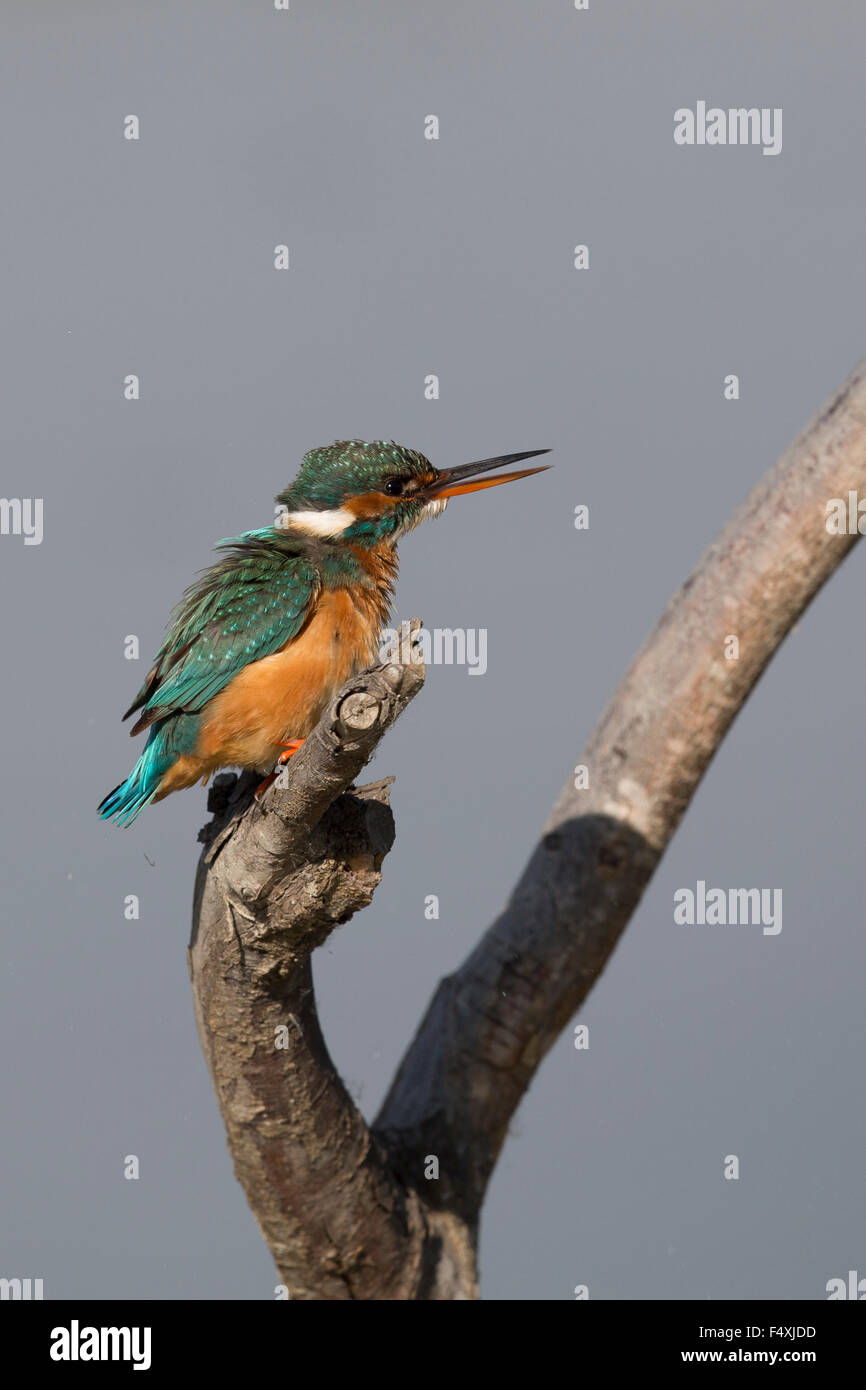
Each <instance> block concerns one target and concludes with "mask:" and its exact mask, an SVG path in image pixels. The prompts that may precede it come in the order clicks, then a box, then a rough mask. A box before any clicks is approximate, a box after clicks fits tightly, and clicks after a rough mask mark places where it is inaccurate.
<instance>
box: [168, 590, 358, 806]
mask: <svg viewBox="0 0 866 1390" xmlns="http://www.w3.org/2000/svg"><path fill="white" fill-rule="evenodd" d="M381 625H382V604H381V596H380V595H376V594H375V593H372V592H371V591H370V590H366V591H364V592H354V593H350V592H349V590H347V589H326V590H324V591H323V592H322V593H321V594H320V596H319V599H318V601H317V603H316V606H315V609H314V610H313V612H312V614H311V615H310V617H309V618H308V619H307V622H306V623H305V624H304V626H303V628H302V629H301V631H300V632H299V633H298V635H297V636H296V637H293V638H292V639H291V640H290V641H289V642H287V643H286V645H285V646H284V647H282V648H281V649H280V650H279V651H278V652H275V653H274V654H273V656H265V657H262V658H261V660H259V661H252V662H250V664H249V666H245V667H244V668H243V670H242V671H239V672H238V674H237V675H236V676H235V678H234V680H232V681H231V682H230V684H229V685H227V686H226V687H225V689H224V690H221V691H220V693H219V695H217V696H215V697H214V699H213V700H211V702H210V704H209V705H208V707H207V709H206V710H205V711H204V713H203V714H202V721H201V730H200V733H199V737H198V742H197V744H196V748H195V752H194V753H189V754H185V755H183V756H181V757H179V758H178V759H177V761H176V762H175V763H174V764H173V766H172V767H171V768H170V769H169V771H168V772H167V773H166V774H165V776H164V777H163V779H162V781H161V782H160V786H159V792H158V794H157V796H156V797H154V800H155V801H161V800H162V798H163V797H164V796H168V795H169V793H170V792H173V791H177V790H179V789H180V788H181V787H190V786H192V785H193V784H194V783H195V782H197V781H199V779H204V780H205V781H206V780H207V778H208V777H209V776H210V774H211V773H212V772H215V771H216V770H217V768H220V767H252V768H256V769H258V770H259V771H261V772H267V771H268V770H269V769H270V768H272V767H273V765H274V763H275V762H276V759H277V756H278V754H279V750H280V746H281V745H282V744H285V743H287V742H288V741H289V739H293V738H306V737H307V735H308V734H309V733H311V732H312V730H313V729H314V728H315V726H316V724H317V723H318V721H319V719H320V718H321V716H322V714H323V713H324V712H325V709H326V707H327V705H328V703H329V701H330V700H331V699H332V698H333V696H334V695H335V694H336V692H337V691H338V690H339V688H340V686H341V685H342V684H343V683H344V682H345V681H347V680H348V679H349V677H350V676H352V675H354V674H355V672H356V671H362V670H363V669H364V667H365V666H370V665H372V663H373V662H374V661H375V660H376V657H377V654H378V641H379V632H380V629H381Z"/></svg>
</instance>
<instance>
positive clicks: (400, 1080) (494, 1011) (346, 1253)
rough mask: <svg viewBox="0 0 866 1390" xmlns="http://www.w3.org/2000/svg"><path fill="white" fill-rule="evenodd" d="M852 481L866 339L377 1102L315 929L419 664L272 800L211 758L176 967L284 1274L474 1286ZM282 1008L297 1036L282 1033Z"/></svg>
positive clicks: (864, 433)
mask: <svg viewBox="0 0 866 1390" xmlns="http://www.w3.org/2000/svg"><path fill="white" fill-rule="evenodd" d="M850 490H854V491H856V492H858V493H859V494H861V495H866V360H864V362H862V363H861V364H860V365H859V366H858V367H857V368H856V369H855V371H854V373H853V374H852V376H851V377H850V378H849V380H848V381H847V382H846V383H845V385H844V386H843V387H842V389H841V390H840V391H839V393H838V394H837V395H836V396H835V398H834V399H833V400H832V401H831V402H830V403H829V404H828V405H827V406H826V408H825V409H824V410H823V411H822V412H821V413H820V414H819V415H818V416H817V417H816V418H815V419H814V420H813V421H812V422H811V424H810V425H809V426H808V427H807V428H806V430H805V431H804V432H803V434H802V435H801V436H800V437H799V438H798V439H797V440H796V441H795V443H794V444H793V445H792V446H791V447H790V448H789V449H788V450H787V451H786V453H785V454H784V455H783V456H782V458H781V459H780V460H779V461H778V463H777V464H776V465H775V467H774V468H772V469H771V471H770V472H769V473H768V474H767V475H766V477H765V478H764V479H763V480H762V481H761V482H760V483H759V484H758V486H757V487H756V488H755V489H754V491H753V492H752V493H751V494H750V495H749V497H748V498H747V499H746V501H745V502H744V503H743V504H742V506H741V507H740V508H739V509H738V510H737V512H736V513H735V514H734V516H733V517H732V518H731V520H730V521H729V523H728V524H727V526H726V527H725V528H724V530H723V531H722V533H721V535H720V536H719V537H718V538H717V539H716V541H714V543H713V544H712V545H711V546H710V548H709V550H708V551H707V552H706V554H705V555H704V556H703V558H702V559H701V560H700V562H699V563H698V565H697V567H696V568H695V570H694V571H693V573H692V574H691V575H690V576H689V578H688V579H687V580H686V581H685V583H684V584H683V585H682V587H681V588H680V589H679V590H678V592H677V593H676V594H675V595H674V597H673V598H672V600H671V602H670V603H669V605H668V607H667V609H666V610H665V612H664V613H663V615H662V617H661V619H660V621H659V623H658V625H657V627H656V629H655V631H654V632H653V633H652V635H651V636H650V638H649V639H648V641H647V642H646V644H645V645H644V647H643V649H642V650H641V651H640V652H639V654H638V656H637V657H636V659H635V661H634V664H633V665H632V667H631V669H630V671H629V672H628V673H627V675H626V676H625V678H624V679H623V681H622V683H621V684H620V686H619V688H618V689H617V690H616V692H615V693H614V695H613V698H612V699H611V701H610V704H609V705H608V707H607V709H606V710H605V711H604V713H603V715H602V717H601V720H600V722H599V724H598V726H597V728H596V730H595V732H594V733H593V734H592V736H591V738H590V740H589V743H588V745H587V747H586V748H585V750H584V751H583V752H582V753H581V754H580V755H579V757H578V758H577V759H576V760H575V761H576V762H577V763H580V764H585V765H586V767H587V768H588V770H589V787H588V789H586V790H577V789H576V788H575V786H574V781H573V778H572V776H571V775H570V776H569V779H568V781H567V782H566V785H565V787H564V789H563V791H562V793H561V795H560V797H559V799H558V801H557V803H556V805H555V806H554V808H553V811H552V813H551V816H550V818H549V820H548V822H547V825H546V826H545V828H544V831H543V834H542V837H541V840H540V841H539V843H538V845H537V846H536V848H535V850H534V852H533V853H532V855H531V857H530V859H529V862H528V864H527V866H526V868H525V869H524V871H523V873H522V875H521V877H520V879H519V881H518V883H517V885H516V887H515V888H514V890H513V892H512V894H511V896H510V898H509V900H508V903H507V905H506V907H505V908H504V910H503V912H502V913H501V915H500V916H499V917H498V918H497V920H496V921H495V922H494V923H493V924H492V926H491V927H490V928H489V929H488V930H487V932H486V933H485V934H484V935H483V936H482V938H481V940H480V941H479V942H478V945H477V946H476V947H475V949H474V950H473V951H472V953H471V955H470V956H469V957H468V958H467V960H466V961H465V962H464V963H463V964H462V965H461V966H460V967H459V968H458V969H457V970H456V971H455V972H454V974H453V975H450V976H448V977H447V978H446V979H444V980H443V981H442V982H441V983H440V985H439V988H438V989H437V991H436V993H435V995H434V998H433V1000H432V1002H431V1004H430V1006H429V1009H428V1011H427V1013H426V1015H425V1017H424V1019H423V1020H422V1022H421V1025H420V1027H419V1029H418V1032H417V1034H416V1036H415V1038H414V1040H413V1041H412V1043H411V1045H410V1046H409V1048H408V1050H407V1052H406V1055H405V1057H404V1059H403V1062H402V1064H401V1066H400V1068H399V1070H398V1073H397V1076H396V1077H395V1079H394V1082H393V1084H392V1087H391V1090H390V1092H389V1094H388V1096H387V1098H386V1100H385V1102H384V1105H383V1107H382V1110H381V1112H380V1114H379V1116H378V1117H377V1119H376V1121H375V1122H374V1124H373V1125H372V1126H368V1125H367V1124H366V1122H365V1121H364V1119H363V1117H362V1116H361V1114H360V1112H359V1111H358V1109H357V1107H356V1106H355V1104H354V1103H353V1101H352V1100H351V1098H350V1097H349V1095H348V1094H347V1092H346V1090H345V1087H344V1086H343V1084H342V1082H341V1081H340V1079H339V1077H338V1076H337V1074H336V1072H335V1069H334V1067H333V1064H332V1063H331V1060H330V1058H329V1056H328V1053H327V1049H326V1047H325V1043H324V1040H323V1038H322V1035H321V1032H320V1029H319V1025H318V1020H317V1016H316V1009H315V1000H314V996H313V989H312V977H311V970H310V954H311V952H312V951H313V950H314V949H315V947H316V946H319V945H321V944H322V942H323V941H325V940H326V939H327V937H328V935H329V934H330V932H331V931H333V930H334V928H335V927H336V926H337V925H339V924H340V923H341V922H345V921H347V920H348V918H349V917H351V915H352V914H353V913H354V912H356V911H357V910H358V909H359V908H360V907H363V906H365V905H366V904H367V903H368V902H369V901H370V898H371V896H372V893H373V891H374V888H375V886H376V884H377V883H378V881H379V878H380V875H381V865H382V860H383V859H384V856H385V854H386V853H387V852H388V849H389V848H390V845H391V843H392V840H393V833H394V831H393V820H392V817H391V812H390V809H389V806H388V784H387V783H386V782H378V783H374V784H372V785H371V786H369V787H365V788H362V789H359V790H347V789H348V788H349V787H350V784H351V782H352V779H353V778H354V777H356V776H357V775H358V773H359V772H360V770H361V768H362V767H363V766H364V764H365V763H366V761H367V760H368V758H369V757H370V756H371V754H372V752H373V750H374V748H375V746H376V744H377V743H378V741H379V739H380V738H381V737H382V735H383V734H384V732H385V731H386V730H387V728H388V727H390V725H391V724H392V723H393V722H394V720H395V719H396V718H397V717H398V715H399V713H400V712H401V710H402V708H403V707H404V706H405V704H406V703H407V702H408V700H409V699H411V698H412V697H413V696H414V694H415V693H417V690H418V689H419V688H420V685H421V683H422V681H423V670H422V668H421V667H420V666H418V665H416V664H414V663H413V662H412V661H407V662H406V663H394V664H391V665H389V666H386V667H377V668H374V669H373V670H372V671H369V672H366V673H364V674H363V675H362V676H360V677H358V678H357V679H356V680H355V681H353V682H350V683H349V684H348V686H347V687H345V689H344V690H343V692H341V694H340V696H339V697H338V698H337V700H336V701H335V702H334V705H333V706H332V708H331V710H330V711H329V713H328V715H327V716H326V717H325V719H323V721H322V722H321V724H320V725H319V727H318V729H317V730H316V731H315V733H314V734H313V735H312V736H311V738H310V739H308V740H307V743H306V744H305V746H304V748H303V749H302V750H301V752H300V753H298V754H297V755H296V756H295V757H294V758H293V759H292V760H291V762H290V764H289V777H288V781H289V786H288V788H287V789H284V790H280V789H276V788H275V789H273V790H272V791H271V792H269V793H268V795H267V797H266V799H265V802H264V804H263V808H260V807H258V806H255V805H254V804H252V803H251V801H250V797H251V789H252V784H254V782H255V780H256V779H255V778H253V779H250V778H241V779H239V780H237V781H236V780H235V779H232V778H228V779H226V778H222V779H219V786H218V788H217V793H216V798H215V800H214V803H213V809H215V810H216V813H217V814H216V816H215V820H214V822H213V824H212V826H211V827H209V828H208V832H209V835H210V839H209V843H208V844H207V846H206V848H205V851H204V853H203V855H202V860H201V864H200V866H199V873H198V880H197V887H196V904H195V912H194V925H193V939H192V942H191V946H190V972H191V977H192V982H193V993H194V997H195V1003H196V1014H197V1019H198V1025H199V1033H200V1036H201V1040H202V1045H203V1048H204V1051H205V1055H206V1057H207V1059H208V1063H209V1066H210V1069H211V1075H212V1077H213V1081H214V1086H215V1088H216V1091H217V1096H218V1099H219V1103H220V1107H221V1110H222V1114H223V1118H224V1121H225V1124H226V1130H227V1133H228V1140H229V1147H230V1149H231V1152H232V1156H233V1159H234V1163H235V1170H236V1172H237V1175H238V1177H239V1179H240V1181H241V1182H242V1183H243V1185H244V1187H245V1189H246V1192H247V1196H248V1199H249V1201H250V1204H251V1206H252V1208H253V1211H254V1212H255V1214H256V1216H257V1218H258V1220H259V1223H260V1225H261V1228H262V1231H263V1234H264V1236H265V1239H266V1240H267V1242H268V1244H269V1246H270V1249H271V1251H272V1252H273V1255H274V1258H275V1260H276V1263H277V1266H278V1268H279V1270H280V1274H281V1278H282V1280H283V1282H284V1283H286V1284H287V1286H288V1288H289V1290H290V1295H291V1297H293V1298H304V1299H320V1298H321V1299H331V1298H359V1299H460V1298H475V1297H477V1293H478V1290H477V1278H476V1271H475V1250H476V1242H477V1231H478V1220H479V1213H480V1210H481V1204H482V1202H483V1199H484V1193H485V1190H486V1187H487V1183H488V1181H489V1178H490V1175H491V1172H492V1170H493V1166H494V1164H495V1162H496V1159H497V1156H498V1154H499V1151H500V1149H501V1146H502V1143H503V1140H504V1138H505V1134H506V1132H507V1128H508V1124H509V1121H510V1119H511V1116H512V1115H513V1113H514V1110H515V1108H516V1107H517V1105H518V1104H519V1102H520V1100H521V1098H522V1096H523V1095H524V1093H525V1091H526V1089H527V1087H528V1086H529V1084H530V1081H531V1079H532V1077H533V1075H534V1073H535V1071H536V1069H537V1067H538V1066H539V1064H540V1062H541V1060H542V1058H543V1057H544V1056H545V1054H546V1053H547V1051H548V1050H549V1048H550V1047H551V1046H552V1045H553V1043H554V1041H555V1040H556V1038H557V1036H558V1034H559V1033H560V1031H561V1030H562V1029H563V1028H564V1027H565V1025H566V1023H567V1022H568V1020H569V1019H570V1018H571V1017H572V1015H573V1014H574V1012H575V1011H576V1009H577V1008H578V1007H579V1006H580V1004H581V1003H582V1001H583V1000H584V999H585V997H586V995H587V993H588V991H589V990H590V988H591V987H592V985H593V983H594V982H595V981H596V980H597V979H598V977H599V975H600V974H601V972H602V970H603V969H604V965H605V963H606V961H607V960H608V958H609V956H610V954H611V952H612V950H613V948H614V946H615V945H616V942H617V940H618V938H619V936H620V934H621V932H622V931H623V929H624V927H625V926H626V924H627V922H628V921H629V919H630V917H631V916H632V914H633V912H634V910H635V908H636V906H637V904H638V902H639V901H640V898H641V895H642V894H643V891H644V889H645V887H646V885H647V883H648V882H649V880H650V878H651V876H652V874H653V872H654V870H655V868H656V866H657V864H658V862H659V859H660V858H661V856H662V854H663V853H664V850H665V848H666V846H667V845H668V843H669V841H670V839H671V836H672V835H673V834H674V832H675V830H676V828H677V826H678V824H679V822H680V819H681V817H682V815H683V813H684V811H685V809H686V807H687V806H688V804H689V801H690V799H691V797H692V795H693V794H694V791H695V789H696V787H697V785H698V783H699V782H700V779H701V777H702V776H703V774H704V772H705V771H706V768H707V766H708V764H709V762H710V760H711V759H712V757H713V755H714V754H715V752H716V750H717V749H718V747H719V745H720V744H721V742H722V739H723V738H724V735H725V733H726V731H727V729H728V728H729V726H730V724H731V721H732V720H733V718H734V717H735V715H736V713H737V711H738V710H739V709H740V708H741V707H742V705H743V703H744V701H745V700H746V698H747V696H748V694H749V692H750V691H751V689H752V688H753V686H754V684H755V682H756V681H757V680H758V678H759V676H760V675H761V672H762V671H763V670H764V668H765V667H766V665H767V663H768V661H769V660H770V658H771V656H772V655H773V652H774V651H775V650H776V649H777V647H778V646H779V644H780V642H781V641H782V639H783V638H784V636H785V634H786V633H787V632H788V630H789V629H790V628H791V626H792V625H793V624H794V623H795V622H796V620H797V619H798V618H799V616H800V615H801V613H802V612H803V611H804V609H805V608H806V607H807V605H808V604H809V602H810V600H811V599H812V598H813V597H814V595H815V594H816V593H817V591H818V590H819V589H820V588H821V586H822V584H823V583H824V582H825V581H826V579H827V578H828V577H829V576H830V574H832V572H833V570H834V569H835V568H836V567H837V566H838V565H839V564H840V563H841V561H842V559H843V558H844V556H845V555H846V554H847V552H848V551H849V550H850V548H851V547H852V546H853V545H854V544H855V542H856V541H857V539H858V538H859V537H858V535H857V534H854V535H849V534H845V535H835V534H831V533H830V532H829V531H828V530H827V526H826V524H825V518H826V504H827V502H828V501H829V499H831V498H847V496H848V492H849V491H850ZM731 635H734V636H736V637H737V639H738V641H739V657H738V659H737V660H729V659H727V658H726V655H725V644H726V641H727V639H728V638H729V637H730V636H731ZM540 713H542V714H543V711H540ZM280 1026H288V1028H289V1037H290V1043H289V1047H288V1048H287V1049H277V1048H275V1047H274V1038H275V1030H276V1029H277V1028H279V1027H280ZM429 1156H435V1157H436V1158H437V1159H438V1164H439V1178H438V1180H435V1181H428V1180H427V1179H426V1178H425V1175H424V1174H425V1164H426V1162H427V1160H428V1157H429Z"/></svg>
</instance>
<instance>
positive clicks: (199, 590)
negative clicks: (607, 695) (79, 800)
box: [123, 527, 319, 734]
mask: <svg viewBox="0 0 866 1390" xmlns="http://www.w3.org/2000/svg"><path fill="white" fill-rule="evenodd" d="M217 548H218V549H220V550H228V551H229V554H228V555H227V556H226V557H225V558H224V559H222V560H220V561H218V563H217V564H215V565H213V566H211V568H210V569H208V570H205V571H204V573H203V574H202V576H201V577H200V578H199V579H198V580H196V582H195V583H194V584H192V585H191V586H190V588H189V589H187V591H186V593H185V594H184V596H183V598H182V599H181V601H180V603H179V604H178V606H177V608H176V609H175V611H174V613H173V615H172V621H171V625H170V627H169V631H168V635H167V636H166V638H165V641H164V642H163V643H162V646H161V647H160V649H159V651H158V653H157V656H156V661H155V662H154V664H153V667H152V668H151V670H150V671H149V672H148V674H147V676H146V677H145V681H144V684H143V685H142V687H141V690H140V691H139V692H138V695H137V696H136V698H135V700H134V701H133V703H132V705H131V706H130V707H129V709H128V710H127V712H126V714H125V715H124V716H123V717H124V719H127V718H128V717H129V716H130V715H131V714H134V713H135V711H136V710H141V714H140V715H139V717H138V720H137V721H136V723H135V725H134V726H133V728H132V733H133V734H137V733H140V732H141V730H142V729H146V728H148V727H149V726H150V725H151V724H155V723H156V722H157V721H158V720H161V719H165V718H167V717H168V716H169V715H171V714H178V713H180V712H184V713H187V714H190V713H197V712H199V711H200V710H202V709H204V707H205V705H206V704H207V703H208V702H209V701H210V700H212V699H213V698H214V696H215V695H218V694H219V692H220V691H221V690H223V689H224V688H225V686H227V685H228V684H229V682H230V681H231V680H233V679H234V677H235V676H236V675H237V673H238V672H239V671H241V670H242V669H243V667H244V666H248V665H249V663H250V662H252V661H258V660H260V658H261V657H263V656H270V655H272V653H274V652H277V651H279V650H280V648H281V647H283V646H284V645H285V644H286V642H288V641H290V640H291V639H292V638H293V637H296V636H297V634H298V633H299V632H300V630H301V628H302V627H303V625H304V623H305V622H306V620H307V617H308V615H309V613H310V611H311V608H312V605H313V603H314V602H315V599H316V596H317V594H318V591H319V577H318V574H317V572H316V570H315V568H314V567H313V566H312V565H311V564H310V562H309V561H308V560H307V559H305V558H304V556H303V554H301V553H300V552H299V551H298V549H297V546H293V545H292V543H291V542H290V541H287V540H284V539H283V538H281V537H280V534H279V532H277V531H275V530H274V528H273V527H267V528H266V529H264V530H261V531H247V532H245V533H244V534H243V535H242V536H235V537H232V538H231V539H229V540H225V541H221V542H220V544H219V546H218V547H217Z"/></svg>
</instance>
